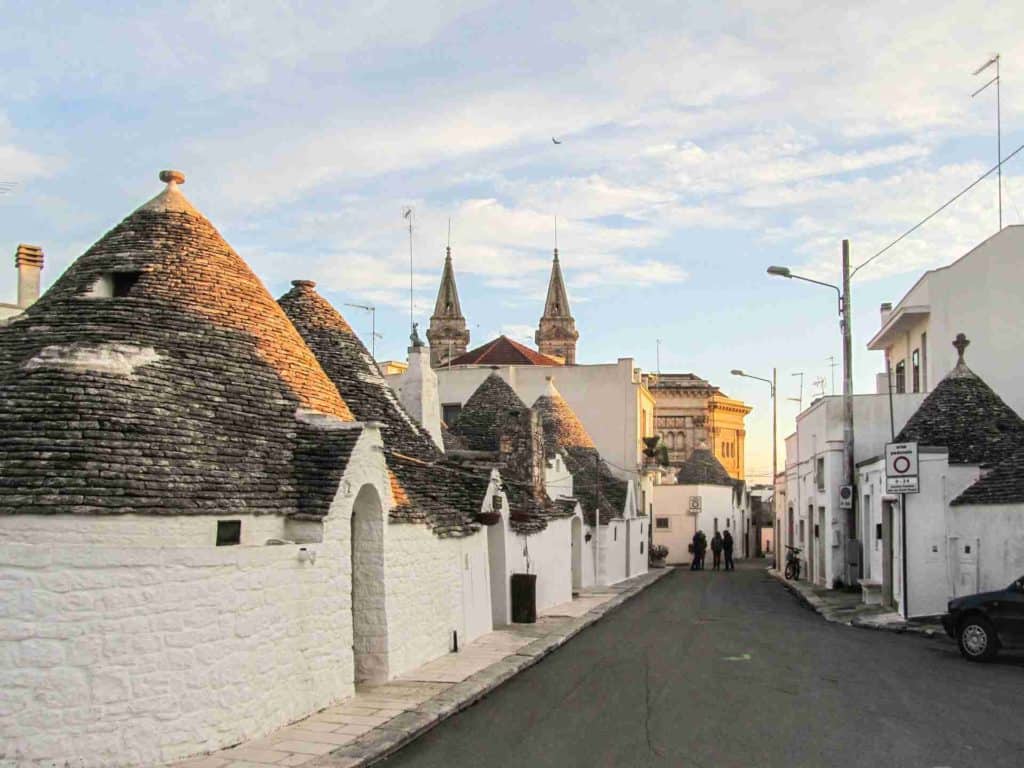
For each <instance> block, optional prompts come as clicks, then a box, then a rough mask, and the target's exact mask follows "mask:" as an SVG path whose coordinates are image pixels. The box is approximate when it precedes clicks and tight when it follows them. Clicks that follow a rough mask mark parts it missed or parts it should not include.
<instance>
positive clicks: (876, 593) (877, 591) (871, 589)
mask: <svg viewBox="0 0 1024 768" xmlns="http://www.w3.org/2000/svg"><path fill="white" fill-rule="evenodd" d="M857 583H858V584H860V590H861V595H862V599H863V600H864V605H881V604H882V582H880V581H877V580H875V579H857Z"/></svg>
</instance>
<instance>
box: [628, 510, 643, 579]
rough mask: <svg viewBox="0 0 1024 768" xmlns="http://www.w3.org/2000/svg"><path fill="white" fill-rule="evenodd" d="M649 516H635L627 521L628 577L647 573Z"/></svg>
mask: <svg viewBox="0 0 1024 768" xmlns="http://www.w3.org/2000/svg"><path fill="white" fill-rule="evenodd" d="M647 525H648V523H647V518H646V517H634V518H630V519H629V520H627V521H626V528H627V529H628V531H629V533H628V536H627V541H628V542H629V552H628V553H627V555H626V562H627V569H626V577H627V578H632V577H633V576H639V575H640V574H642V573H647V561H648V554H647Z"/></svg>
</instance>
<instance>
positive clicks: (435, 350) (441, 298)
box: [427, 246, 469, 368]
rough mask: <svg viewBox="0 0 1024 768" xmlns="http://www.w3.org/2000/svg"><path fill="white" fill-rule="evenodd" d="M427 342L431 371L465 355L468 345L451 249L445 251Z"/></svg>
mask: <svg viewBox="0 0 1024 768" xmlns="http://www.w3.org/2000/svg"><path fill="white" fill-rule="evenodd" d="M427 341H429V342H430V365H431V367H433V368H440V367H441V366H443V365H445V364H446V363H447V362H448V361H449V360H451V359H452V358H454V357H458V356H459V355H461V354H463V353H465V351H466V348H467V347H468V345H469V329H468V328H467V327H466V318H465V317H463V316H462V307H461V306H460V305H459V290H458V288H456V287H455V268H454V267H453V266H452V249H451V246H449V247H448V248H446V249H445V257H444V271H442V272H441V287H440V288H439V289H438V291H437V302H436V303H435V304H434V314H433V315H431V316H430V327H429V328H428V329H427Z"/></svg>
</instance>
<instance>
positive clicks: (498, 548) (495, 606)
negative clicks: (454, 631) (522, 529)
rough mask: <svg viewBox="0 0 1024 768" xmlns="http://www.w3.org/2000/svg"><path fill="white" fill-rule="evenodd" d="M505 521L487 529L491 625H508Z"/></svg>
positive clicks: (502, 520)
mask: <svg viewBox="0 0 1024 768" xmlns="http://www.w3.org/2000/svg"><path fill="white" fill-rule="evenodd" d="M505 525H506V523H505V519H504V518H502V519H501V520H500V521H499V522H498V523H497V524H496V525H491V526H488V527H487V567H488V568H489V569H490V572H491V624H492V625H493V626H494V627H500V626H504V625H505V624H508V619H509V613H508V591H509V581H508V573H507V570H506V568H505Z"/></svg>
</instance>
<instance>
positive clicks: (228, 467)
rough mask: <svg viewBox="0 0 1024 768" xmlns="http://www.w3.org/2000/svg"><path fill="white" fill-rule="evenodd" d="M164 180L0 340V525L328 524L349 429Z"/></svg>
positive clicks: (293, 343) (285, 325)
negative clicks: (55, 520) (104, 518)
mask: <svg viewBox="0 0 1024 768" xmlns="http://www.w3.org/2000/svg"><path fill="white" fill-rule="evenodd" d="M180 178H181V177H180V175H177V176H175V177H171V178H170V179H165V180H169V181H170V183H169V184H168V187H167V189H165V190H164V191H163V192H162V193H161V194H159V195H157V196H156V197H155V198H154V199H153V200H151V201H150V202H149V203H147V204H145V205H143V206H141V207H140V208H139V209H138V210H136V211H135V212H134V213H132V214H131V215H130V216H128V217H127V218H126V219H125V220H124V221H122V222H121V223H120V224H119V225H117V226H116V227H115V228H114V229H112V230H111V231H110V232H108V233H107V234H106V235H104V236H103V237H102V238H101V239H100V240H99V241H98V242H97V243H96V244H95V245H93V246H92V247H91V248H90V249H89V250H88V251H86V252H85V253H84V254H83V255H82V256H81V257H79V258H78V259H77V260H76V261H75V262H74V263H73V264H72V265H71V266H70V267H69V268H68V269H67V271H65V272H64V274H63V275H62V276H61V277H60V278H59V279H58V280H57V281H56V282H55V283H54V284H53V286H51V288H50V289H49V290H48V291H47V292H46V293H45V294H44V295H43V296H42V297H41V298H40V299H39V301H38V302H36V303H35V304H34V305H33V306H32V307H30V308H29V309H28V310H27V311H26V312H25V314H24V315H22V316H21V317H20V318H18V319H17V320H16V321H15V322H14V323H12V324H11V325H8V326H5V327H3V328H0V514H11V513H27V512H30V513H39V514H56V513H62V514H64V513H71V514H119V513H140V514H164V515H176V514H220V515H223V514H239V513H251V514H267V513H273V514H303V515H323V514H325V513H326V511H327V508H328V506H329V504H330V501H331V499H333V497H334V493H335V492H336V490H337V486H338V483H339V482H340V477H341V474H342V473H343V471H344V468H345V465H346V463H347V460H348V457H349V455H350V453H351V451H352V448H353V446H354V445H355V442H356V440H357V439H358V436H359V433H360V429H359V428H358V427H355V425H353V427H354V428H348V429H345V428H344V427H345V422H352V421H353V419H354V417H353V415H352V412H351V411H350V410H349V408H348V406H347V404H346V403H345V401H344V400H343V399H342V398H341V396H340V394H339V393H338V390H337V388H336V387H335V386H334V384H333V383H332V382H331V381H330V379H329V378H328V377H327V375H326V374H325V373H324V372H323V369H321V367H320V365H319V364H318V363H317V361H316V358H315V357H314V356H313V353H312V352H311V351H310V349H309V348H308V347H307V346H306V344H305V342H303V340H302V338H301V337H300V336H299V334H298V332H297V331H296V330H295V328H294V326H292V324H291V323H290V322H289V321H288V319H287V318H286V317H285V315H284V313H283V312H282V311H281V308H280V307H278V305H277V303H276V302H275V301H274V300H273V298H272V297H271V296H270V295H269V294H268V293H267V291H266V289H265V288H264V286H263V284H262V283H261V282H260V280H259V279H258V278H257V277H256V276H255V275H254V274H253V272H252V271H251V270H250V269H249V267H248V266H247V265H246V264H245V262H244V261H243V260H242V259H241V258H240V257H239V256H238V254H237V253H235V252H234V251H233V250H232V249H231V247H230V246H229V245H228V244H227V243H226V242H225V241H224V239H223V238H222V237H221V235H220V234H219V233H218V232H217V230H216V229H215V228H214V227H213V225H212V224H211V223H210V222H209V221H208V220H207V219H206V218H205V217H203V216H202V215H201V214H200V213H199V212H198V211H197V210H196V209H195V208H194V207H193V206H192V205H191V203H189V201H188V200H187V199H186V198H185V197H184V195H182V194H181V192H180V190H178V188H177V183H176V182H177V181H179V180H180ZM316 414H320V416H319V417H317V418H313V417H314V416H315V415H316ZM317 424H320V425H321V426H317ZM325 427H332V428H325ZM333 427H336V428H333Z"/></svg>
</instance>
